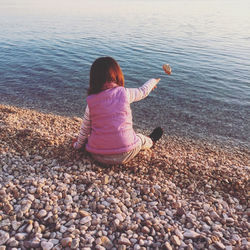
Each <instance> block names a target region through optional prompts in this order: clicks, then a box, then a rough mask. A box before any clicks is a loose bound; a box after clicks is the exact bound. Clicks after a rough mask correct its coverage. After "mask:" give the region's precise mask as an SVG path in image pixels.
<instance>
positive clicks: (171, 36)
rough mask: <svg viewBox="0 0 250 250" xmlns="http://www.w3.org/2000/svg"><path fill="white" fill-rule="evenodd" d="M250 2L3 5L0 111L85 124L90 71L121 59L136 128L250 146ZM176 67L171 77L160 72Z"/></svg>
mask: <svg viewBox="0 0 250 250" xmlns="http://www.w3.org/2000/svg"><path fill="white" fill-rule="evenodd" d="M249 9H250V2H249V1H236V0H235V1H223V0H221V1H206V0H200V1H199V0H197V1H193V0H179V1H167V0H164V1H157V0H156V1H155V0H148V1H146V0H145V1H138V0H135V1H123V0H116V1H84V0H82V1H81V0H73V1H67V0H61V1H58V0H55V1H48V0H44V1H31V0H29V1H27V0H19V1H17V0H16V1H15V0H1V1H0V103H7V104H11V105H18V106H23V107H32V108H35V109H38V110H42V111H46V112H52V113H56V114H62V115H69V116H82V115H83V113H84V108H85V105H86V100H85V98H86V91H87V88H88V81H89V70H90V66H91V64H92V63H93V61H94V60H95V59H96V58H98V57H100V56H112V57H113V58H115V59H116V60H117V61H118V62H119V64H120V66H121V68H122V70H123V73H124V76H125V85H126V87H139V86H141V85H142V84H143V83H144V82H145V81H147V80H148V79H149V78H161V81H160V83H159V85H158V87H157V89H156V90H155V91H153V92H152V93H151V94H150V96H149V97H147V98H146V99H145V100H143V101H140V102H138V103H135V104H133V105H132V109H133V115H134V124H135V128H141V129H149V130H151V129H153V128H154V127H155V126H162V127H163V128H164V130H165V133H166V134H167V135H181V136H188V137H189V136H190V137H195V138H199V139H209V140H210V139H212V140H216V141H220V142H223V143H224V142H232V143H235V144H242V145H246V146H249V145H250V15H249ZM165 63H168V64H170V65H171V67H172V75H171V76H168V75H166V74H165V73H164V71H163V70H162V64H165Z"/></svg>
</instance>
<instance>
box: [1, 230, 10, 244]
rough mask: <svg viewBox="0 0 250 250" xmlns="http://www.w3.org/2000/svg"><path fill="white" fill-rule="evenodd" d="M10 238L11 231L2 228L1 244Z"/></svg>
mask: <svg viewBox="0 0 250 250" xmlns="http://www.w3.org/2000/svg"><path fill="white" fill-rule="evenodd" d="M9 238H10V235H9V233H7V232H5V231H3V230H0V245H3V244H5V242H7V240H8V239H9Z"/></svg>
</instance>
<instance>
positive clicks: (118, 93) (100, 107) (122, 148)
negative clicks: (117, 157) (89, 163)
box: [86, 83, 139, 154]
mask: <svg viewBox="0 0 250 250" xmlns="http://www.w3.org/2000/svg"><path fill="white" fill-rule="evenodd" d="M87 103H88V107H89V110H90V119H91V122H92V124H91V134H90V136H89V138H88V143H87V145H86V149H87V151H89V152H91V153H96V154H118V153H124V152H127V151H129V150H131V149H133V148H135V147H136V146H138V143H139V140H138V138H137V137H136V134H135V132H134V130H133V125H132V113H131V109H130V103H129V100H128V97H127V94H126V90H125V88H124V87H120V86H118V85H117V84H115V83H114V87H112V88H110V89H107V90H104V91H102V92H100V93H98V94H94V95H90V96H88V98H87Z"/></svg>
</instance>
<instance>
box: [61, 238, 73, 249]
mask: <svg viewBox="0 0 250 250" xmlns="http://www.w3.org/2000/svg"><path fill="white" fill-rule="evenodd" d="M71 242H72V238H71V237H66V238H62V239H61V244H62V246H63V247H70V246H71Z"/></svg>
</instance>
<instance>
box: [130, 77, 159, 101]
mask: <svg viewBox="0 0 250 250" xmlns="http://www.w3.org/2000/svg"><path fill="white" fill-rule="evenodd" d="M160 80H161V79H160V78H158V79H150V80H148V81H147V82H146V83H144V84H143V85H142V86H141V87H139V88H126V92H127V95H128V98H129V102H130V103H132V102H137V101H140V100H141V99H143V98H145V97H147V96H148V95H149V93H150V92H151V91H152V90H153V89H154V88H156V85H157V83H158V82H159V81H160Z"/></svg>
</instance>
